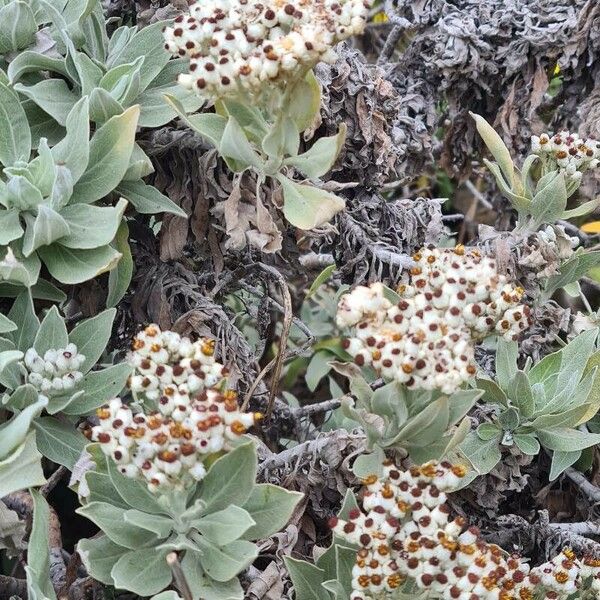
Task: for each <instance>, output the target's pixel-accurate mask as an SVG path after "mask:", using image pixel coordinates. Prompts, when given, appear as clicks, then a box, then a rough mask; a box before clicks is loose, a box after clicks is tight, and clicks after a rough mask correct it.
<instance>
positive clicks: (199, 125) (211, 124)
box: [165, 94, 227, 149]
mask: <svg viewBox="0 0 600 600" xmlns="http://www.w3.org/2000/svg"><path fill="white" fill-rule="evenodd" d="M165 100H166V101H167V102H168V103H169V104H170V105H171V106H172V107H173V110H174V111H175V112H176V113H177V115H179V117H180V118H181V119H183V120H184V121H185V122H186V123H187V124H188V125H189V126H190V127H191V128H192V129H193V130H194V131H196V132H198V133H199V134H200V135H201V136H202V137H203V138H205V139H206V140H208V141H209V142H210V143H211V144H212V145H213V146H215V148H217V149H218V148H219V146H220V144H221V138H222V137H223V133H224V132H225V127H226V125H227V119H226V118H225V117H223V116H221V115H217V114H213V113H200V114H196V115H187V114H186V113H185V109H184V107H183V105H182V104H181V102H179V100H178V99H177V98H175V97H174V96H170V95H168V94H165Z"/></svg>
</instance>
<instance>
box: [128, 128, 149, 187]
mask: <svg viewBox="0 0 600 600" xmlns="http://www.w3.org/2000/svg"><path fill="white" fill-rule="evenodd" d="M138 124H139V123H138ZM151 173H154V166H153V165H152V161H151V160H150V158H149V156H148V155H147V154H146V153H145V152H144V151H143V150H142V148H141V147H140V145H139V144H134V145H133V152H132V153H131V158H130V159H129V166H128V167H127V172H126V173H125V175H124V176H123V181H137V180H138V179H142V178H143V177H146V175H150V174H151Z"/></svg>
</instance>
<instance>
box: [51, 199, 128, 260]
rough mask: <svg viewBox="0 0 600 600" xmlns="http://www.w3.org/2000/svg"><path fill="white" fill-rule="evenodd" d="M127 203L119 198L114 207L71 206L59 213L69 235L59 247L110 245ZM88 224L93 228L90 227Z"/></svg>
mask: <svg viewBox="0 0 600 600" xmlns="http://www.w3.org/2000/svg"><path fill="white" fill-rule="evenodd" d="M126 208H127V201H126V200H124V199H123V198H121V199H120V200H119V202H117V205H116V206H90V205H89V204H72V205H70V206H66V207H65V208H63V210H62V211H61V215H62V217H63V218H64V220H65V222H66V223H67V225H68V226H69V233H68V234H66V235H65V236H64V237H62V238H61V240H60V243H61V246H66V247H67V248H77V249H92V248H98V247H99V246H105V245H106V244H110V243H111V242H112V241H113V239H114V237H115V235H116V234H117V229H118V228H119V224H120V223H121V219H122V217H123V213H124V212H125V209H126ZM90 223H93V224H94V226H93V227H90Z"/></svg>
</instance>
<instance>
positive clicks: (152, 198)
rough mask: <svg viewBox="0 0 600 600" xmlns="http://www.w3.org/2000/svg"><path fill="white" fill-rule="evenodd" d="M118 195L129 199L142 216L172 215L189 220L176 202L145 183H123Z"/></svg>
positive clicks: (118, 188) (120, 185)
mask: <svg viewBox="0 0 600 600" xmlns="http://www.w3.org/2000/svg"><path fill="white" fill-rule="evenodd" d="M117 193H119V194H121V196H123V197H124V198H127V200H129V202H131V204H132V205H133V207H134V208H135V210H136V211H137V212H139V213H142V214H160V213H171V214H173V215H177V216H178V217H183V218H184V219H187V218H188V216H187V213H186V212H185V211H184V210H183V209H182V208H180V207H179V206H177V204H175V202H173V201H172V200H170V199H169V198H167V196H165V195H164V194H162V193H161V192H159V191H158V190H157V189H156V188H155V187H154V186H152V185H146V184H145V183H144V182H143V181H139V180H138V181H122V182H121V183H120V184H119V186H118V187H117Z"/></svg>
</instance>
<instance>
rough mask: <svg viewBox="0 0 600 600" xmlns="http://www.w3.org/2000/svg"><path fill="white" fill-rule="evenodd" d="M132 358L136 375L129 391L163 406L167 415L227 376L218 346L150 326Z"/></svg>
mask: <svg viewBox="0 0 600 600" xmlns="http://www.w3.org/2000/svg"><path fill="white" fill-rule="evenodd" d="M132 348H133V350H132V352H131V354H130V356H129V361H130V363H131V364H132V365H133V366H134V367H135V373H134V374H133V375H132V376H131V378H130V380H129V387H130V389H131V391H132V392H133V395H134V397H135V398H136V400H139V401H141V402H143V401H144V400H149V401H150V402H151V403H157V402H158V403H159V408H160V410H161V412H162V413H163V414H166V415H168V414H170V412H171V411H172V410H173V408H174V407H175V406H177V405H179V404H186V405H187V404H189V402H190V395H194V394H196V393H197V392H200V391H202V390H204V389H206V388H212V387H214V386H215V385H217V384H218V383H220V382H221V381H222V380H223V378H224V377H225V376H226V375H227V369H226V368H225V367H224V366H223V365H222V364H220V363H218V362H217V361H216V360H215V357H214V352H215V342H214V340H210V339H207V338H204V339H200V340H198V341H197V342H192V341H191V340H190V339H189V338H187V337H182V336H180V335H179V334H178V333H175V332H174V331H161V330H160V327H159V326H158V325H149V326H148V327H146V328H145V329H144V330H143V331H141V332H140V333H138V334H137V335H136V336H135V338H134V340H133V344H132Z"/></svg>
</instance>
